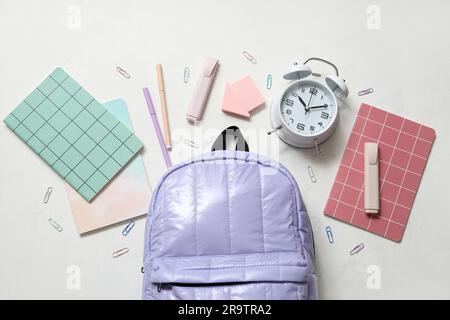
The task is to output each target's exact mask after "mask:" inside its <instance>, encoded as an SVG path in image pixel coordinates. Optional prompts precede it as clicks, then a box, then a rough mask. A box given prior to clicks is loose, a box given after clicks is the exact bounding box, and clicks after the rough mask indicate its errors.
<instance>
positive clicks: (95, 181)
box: [4, 68, 143, 201]
mask: <svg viewBox="0 0 450 320" xmlns="http://www.w3.org/2000/svg"><path fill="white" fill-rule="evenodd" d="M4 122H5V123H6V125H7V126H8V127H9V128H10V129H11V130H12V131H13V132H14V133H15V134H16V135H17V136H18V137H19V138H20V139H22V140H23V141H24V142H25V143H26V144H27V145H28V146H29V147H30V148H31V149H33V151H34V152H36V153H37V154H38V155H39V156H40V157H41V158H42V159H43V160H44V161H45V162H46V163H47V164H48V165H49V166H51V167H52V168H53V170H55V171H56V172H57V173H58V174H59V175H60V176H61V177H63V178H64V180H66V181H67V182H68V183H69V184H70V185H71V186H72V187H73V188H74V189H75V190H77V191H78V193H79V194H80V195H81V196H82V197H83V198H85V199H86V200H87V201H91V200H92V199H93V198H94V197H95V195H96V194H97V193H98V192H99V191H100V190H101V189H102V188H103V187H104V186H105V185H106V184H107V183H108V182H109V181H110V180H111V179H112V178H113V177H114V176H115V175H116V174H117V173H118V172H119V171H120V169H122V167H123V166H125V164H126V163H127V162H128V161H129V160H131V159H132V158H133V157H134V156H135V155H136V153H138V152H139V150H140V149H141V148H142V146H143V145H142V142H141V141H140V140H139V138H137V137H136V136H135V135H134V134H133V133H132V132H131V131H130V130H128V128H126V127H125V126H124V125H123V124H122V123H120V122H119V120H117V119H116V118H115V117H114V116H113V115H112V114H111V112H109V111H107V110H106V109H105V107H104V106H103V105H101V104H100V103H99V102H98V101H97V100H95V99H94V98H93V97H92V96H91V95H90V94H89V93H88V92H87V91H86V90H84V89H83V88H82V87H81V86H80V85H79V84H78V83H77V82H76V81H75V80H73V79H72V78H71V77H70V76H69V75H68V74H67V73H66V72H65V71H64V70H63V69H61V68H56V69H55V71H53V72H52V73H51V74H50V76H48V77H47V79H45V80H44V81H43V82H42V83H41V84H40V85H39V86H38V87H37V88H36V89H35V90H34V91H33V92H31V93H30V94H29V95H28V97H26V99H25V100H24V101H23V102H22V103H20V104H19V106H18V107H17V108H15V109H14V110H13V111H12V112H11V113H10V114H9V115H8V116H7V117H6V118H5V120H4Z"/></svg>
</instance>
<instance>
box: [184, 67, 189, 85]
mask: <svg viewBox="0 0 450 320" xmlns="http://www.w3.org/2000/svg"><path fill="white" fill-rule="evenodd" d="M189 75H190V70H189V67H186V68H184V76H183V79H184V83H188V81H189Z"/></svg>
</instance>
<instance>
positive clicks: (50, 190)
mask: <svg viewBox="0 0 450 320" xmlns="http://www.w3.org/2000/svg"><path fill="white" fill-rule="evenodd" d="M52 192H53V188H52V187H48V188H47V192H45V195H44V200H43V202H44V203H45V204H46V203H47V202H48V200H49V199H50V196H51V195H52Z"/></svg>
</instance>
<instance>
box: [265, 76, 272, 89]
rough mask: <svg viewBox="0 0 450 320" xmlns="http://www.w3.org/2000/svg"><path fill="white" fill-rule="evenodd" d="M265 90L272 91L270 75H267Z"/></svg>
mask: <svg viewBox="0 0 450 320" xmlns="http://www.w3.org/2000/svg"><path fill="white" fill-rule="evenodd" d="M266 88H267V89H268V90H270V89H272V75H271V74H270V73H269V74H268V75H267V79H266Z"/></svg>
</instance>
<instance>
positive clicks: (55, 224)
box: [48, 218, 63, 232]
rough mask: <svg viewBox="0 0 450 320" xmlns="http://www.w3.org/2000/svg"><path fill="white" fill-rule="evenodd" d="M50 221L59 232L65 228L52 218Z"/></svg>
mask: <svg viewBox="0 0 450 320" xmlns="http://www.w3.org/2000/svg"><path fill="white" fill-rule="evenodd" d="M48 223H50V224H51V225H52V227H53V228H55V229H56V230H58V232H61V231H62V230H63V228H62V227H61V226H60V225H59V223H58V222H56V221H55V220H53V219H52V218H49V219H48Z"/></svg>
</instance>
